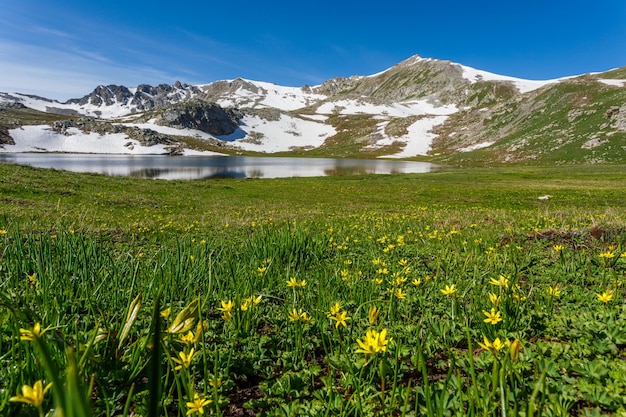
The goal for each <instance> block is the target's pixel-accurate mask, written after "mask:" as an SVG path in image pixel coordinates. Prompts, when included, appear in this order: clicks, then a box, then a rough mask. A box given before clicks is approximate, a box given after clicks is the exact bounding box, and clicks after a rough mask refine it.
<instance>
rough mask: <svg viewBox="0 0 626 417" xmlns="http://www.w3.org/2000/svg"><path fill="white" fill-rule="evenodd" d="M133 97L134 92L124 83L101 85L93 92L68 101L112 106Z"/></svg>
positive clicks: (82, 104)
mask: <svg viewBox="0 0 626 417" xmlns="http://www.w3.org/2000/svg"><path fill="white" fill-rule="evenodd" d="M132 97H133V93H131V92H130V90H129V89H128V88H127V87H124V86H123V85H113V84H111V85H107V86H104V85H99V86H97V87H96V88H95V90H93V91H92V92H91V94H89V95H86V96H84V97H83V98H80V99H72V100H68V101H67V103H71V104H80V105H81V106H84V105H87V104H91V105H93V106H111V105H113V104H115V103H127V102H128V101H129V100H130V99H131V98H132Z"/></svg>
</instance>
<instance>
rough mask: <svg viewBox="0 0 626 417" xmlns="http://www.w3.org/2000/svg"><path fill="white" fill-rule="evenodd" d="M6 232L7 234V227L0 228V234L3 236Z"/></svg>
mask: <svg viewBox="0 0 626 417" xmlns="http://www.w3.org/2000/svg"><path fill="white" fill-rule="evenodd" d="M6 234H7V229H5V228H2V229H0V236H4V235H6Z"/></svg>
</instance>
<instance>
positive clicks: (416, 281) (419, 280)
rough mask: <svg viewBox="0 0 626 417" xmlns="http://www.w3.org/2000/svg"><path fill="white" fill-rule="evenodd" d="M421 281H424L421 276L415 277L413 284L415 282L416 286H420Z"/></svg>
mask: <svg viewBox="0 0 626 417" xmlns="http://www.w3.org/2000/svg"><path fill="white" fill-rule="evenodd" d="M421 283H422V279H421V278H415V279H414V280H413V281H411V284H413V285H414V286H416V287H419V286H420V284H421Z"/></svg>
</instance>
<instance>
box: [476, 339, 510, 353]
mask: <svg viewBox="0 0 626 417" xmlns="http://www.w3.org/2000/svg"><path fill="white" fill-rule="evenodd" d="M483 341H484V342H485V343H480V342H478V344H479V345H480V347H482V348H483V349H485V350H488V351H489V352H491V353H494V354H495V353H496V352H499V351H500V350H502V348H504V347H505V346H506V342H502V341H501V340H500V338H499V337H496V340H494V341H493V342H490V341H489V339H487V337H486V336H483Z"/></svg>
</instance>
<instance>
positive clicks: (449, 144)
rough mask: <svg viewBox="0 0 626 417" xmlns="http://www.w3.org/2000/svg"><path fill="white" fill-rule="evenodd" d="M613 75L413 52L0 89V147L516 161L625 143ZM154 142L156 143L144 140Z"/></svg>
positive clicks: (619, 86)
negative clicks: (224, 76) (558, 74)
mask: <svg viewBox="0 0 626 417" xmlns="http://www.w3.org/2000/svg"><path fill="white" fill-rule="evenodd" d="M622 78H626V73H625V71H624V70H614V71H609V72H606V73H601V74H587V75H584V76H578V77H567V78H562V79H555V80H545V81H532V80H523V79H518V78H514V77H508V76H503V75H497V74H492V73H489V72H485V71H481V70H477V69H474V68H470V67H467V66H464V65H460V64H456V63H452V62H449V61H442V60H436V59H426V58H421V57H419V56H414V57H411V58H409V59H407V60H405V61H403V62H400V63H399V64H397V65H395V66H393V67H391V68H388V69H387V70H385V71H382V72H380V73H377V74H374V75H370V76H353V77H347V78H342V77H340V78H333V79H330V80H328V81H325V82H324V83H322V84H320V85H317V86H303V87H285V86H279V85H275V84H271V83H267V82H260V81H251V80H245V79H241V78H237V79H234V80H221V81H216V82H212V83H209V84H201V85H188V84H183V83H180V82H176V83H174V84H173V85H166V84H163V85H159V86H156V87H152V86H149V85H140V86H138V87H135V88H129V87H125V86H117V85H109V86H98V87H96V88H95V89H94V91H93V92H91V93H90V94H88V95H86V96H84V97H82V98H77V99H72V100H68V101H67V102H64V103H60V102H58V101H54V100H48V99H45V98H42V97H36V96H30V95H23V94H18V93H0V106H2V103H5V105H4V108H5V109H6V108H9V107H11V106H7V104H8V103H17V104H15V105H13V108H11V110H10V111H8V110H4V111H3V110H2V107H0V148H3V149H0V151H2V152H15V151H19V152H21V151H65V152H71V151H81V152H82V151H84V147H83V146H77V143H80V142H81V141H83V142H84V143H87V141H92V142H94V143H92V144H91V145H90V146H88V147H87V148H88V149H90V150H91V152H122V153H137V152H150V151H155V152H158V153H162V152H169V153H187V154H188V153H191V152H192V150H194V151H193V152H198V151H206V150H211V151H213V152H216V151H217V152H221V153H236V152H297V153H303V152H305V153H308V154H311V155H316V156H322V155H326V156H370V157H380V156H385V157H402V158H410V157H415V156H426V155H430V156H436V157H438V158H440V159H457V160H459V161H462V160H463V159H464V158H467V157H472V155H479V154H480V155H483V158H485V155H486V158H485V159H488V160H524V159H537V158H539V159H541V158H542V157H541V155H543V154H548V153H549V152H553V151H554V150H555V149H561V148H562V147H561V146H558V145H559V143H558V141H559V140H560V143H561V144H572V145H571V146H572V147H574V148H576V149H577V153H580V152H578V150H580V149H582V150H583V151H582V153H585V152H587V151H588V152H587V154H588V155H586V156H584V155H583V156H584V158H587V159H589V158H590V157H589V155H595V156H594V158H598V150H599V149H597V148H599V147H603V148H606V146H604V145H606V144H611V145H612V146H614V147H615V146H623V145H624V143H623V142H624V140H625V139H624V131H625V130H626V129H624V125H626V122H624V119H626V116H625V115H626V105H624V102H626V100H623V98H624V95H625V94H626V90H625V89H624V85H623V84H624V82H623V81H621V79H622ZM585 92H587V93H585ZM559 97H560V100H559ZM596 97H603V101H601V102H599V101H597V100H596ZM620 100H621V101H620ZM19 105H23V106H25V107H26V108H28V109H34V110H38V111H39V112H45V113H46V114H47V116H46V117H45V118H43V117H42V118H41V119H48V120H47V121H46V123H37V120H36V119H37V118H36V117H30V118H25V117H22V118H21V119H20V116H19V113H20V111H21V112H22V113H24V112H25V111H26V110H23V109H22V110H20V109H16V108H15V107H16V106H19ZM611 109H612V110H611ZM609 111H610V112H612V113H611V115H610V117H609V116H606V114H608V112H609ZM8 113H12V114H13V116H14V117H8ZM602 114H604V118H602V117H597V116H598V115H602ZM563 117H565V118H563ZM33 119H35V120H33ZM529 119H532V120H534V123H533V124H532V125H531V124H529V123H528V122H527V121H528V120H529ZM587 119H590V120H593V123H592V124H593V126H595V130H593V129H592V130H589V129H588V128H585V129H587V130H585V131H584V132H582V131H580V129H577V128H576V127H575V126H572V122H574V121H576V123H574V125H576V124H579V125H580V126H588V125H589V124H588V123H582V122H583V120H587ZM596 119H597V120H596ZM605 119H606V120H605ZM568 123H569V124H570V125H569V126H565V124H568ZM24 125H29V126H28V128H26V127H25V126H24ZM602 126H604V127H602ZM557 127H558V129H557ZM555 131H557V132H559V134H558V138H556V139H555V138H554V135H553V133H554V132H555ZM138 132H139V133H138ZM594 134H595V136H593V135H594ZM581 135H582V136H581ZM582 139H585V140H584V141H581V140H582ZM555 140H556V141H557V143H555ZM165 142H167V143H165ZM121 144H122V145H121ZM156 144H161V145H162V147H163V146H164V147H165V148H155V147H153V148H150V146H154V145H156ZM173 144H175V145H173ZM598 144H599V145H598ZM148 145H150V146H148ZM544 145H545V146H544ZM120 146H121V148H120ZM490 150H491V151H493V152H491V153H490V152H489V151H490ZM557 153H558V152H557ZM605 153H606V152H605ZM609 153H610V152H609ZM579 156H580V155H579ZM584 158H583V159H584ZM602 158H604V159H607V158H606V157H601V159H602ZM608 159H611V158H608Z"/></svg>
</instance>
